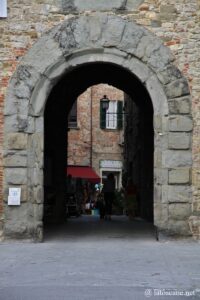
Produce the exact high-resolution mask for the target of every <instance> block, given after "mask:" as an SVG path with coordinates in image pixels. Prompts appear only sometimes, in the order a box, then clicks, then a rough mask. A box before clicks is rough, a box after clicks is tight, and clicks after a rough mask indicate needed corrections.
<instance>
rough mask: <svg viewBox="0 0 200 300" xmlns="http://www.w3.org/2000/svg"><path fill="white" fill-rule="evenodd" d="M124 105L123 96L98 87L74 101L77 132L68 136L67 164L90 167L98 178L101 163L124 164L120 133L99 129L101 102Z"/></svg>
mask: <svg viewBox="0 0 200 300" xmlns="http://www.w3.org/2000/svg"><path fill="white" fill-rule="evenodd" d="M104 95H107V97H108V98H109V100H111V101H112V100H113V101H123V98H124V93H123V92H122V91H120V90H118V89H116V88H114V87H112V86H109V85H105V84H99V85H96V86H92V87H91V88H89V89H87V91H85V92H84V93H83V94H82V95H81V96H80V97H79V98H78V100H77V128H76V129H73V128H71V129H70V131H69V134H68V164H69V165H74V166H77V165H78V166H91V167H93V169H94V170H95V171H96V172H97V174H98V175H99V176H101V174H100V161H101V160H120V161H122V160H123V157H122V152H123V148H122V147H121V146H120V143H122V139H123V131H122V130H117V129H116V130H115V129H114V130H113V129H101V128H100V99H102V98H103V96H104Z"/></svg>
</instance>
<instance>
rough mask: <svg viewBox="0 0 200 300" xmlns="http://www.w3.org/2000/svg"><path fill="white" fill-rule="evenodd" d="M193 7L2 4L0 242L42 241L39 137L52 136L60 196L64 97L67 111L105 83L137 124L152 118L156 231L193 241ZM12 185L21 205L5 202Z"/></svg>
mask: <svg viewBox="0 0 200 300" xmlns="http://www.w3.org/2000/svg"><path fill="white" fill-rule="evenodd" d="M2 3H3V2H2ZM4 3H6V1H4ZM199 6H200V3H199V0H191V1H189V2H188V1H185V0H179V1H176V2H174V1H172V0H164V1H157V0H128V1H126V2H124V1H122V0H117V1H112V0H111V1H109V3H107V1H84V2H83V1H79V0H74V1H70V0H66V1H58V0H51V1H50V0H41V1H37V2H34V3H33V2H32V1H25V0H24V1H23V0H22V1H15V0H8V1H7V16H6V14H5V7H2V6H1V7H0V8H1V9H2V11H1V14H0V18H1V19H0V34H1V37H2V38H1V48H0V87H1V90H0V155H1V165H0V194H1V200H0V201H1V203H0V224H1V225H0V230H1V234H2V236H4V237H6V238H9V237H15V238H18V237H21V238H32V239H35V240H38V241H40V240H42V238H43V221H42V220H43V198H44V187H43V171H44V160H45V157H44V156H45V149H44V145H47V144H48V143H47V142H46V143H45V138H46V137H47V136H48V141H50V139H51V138H52V136H54V142H51V143H49V145H50V144H51V145H52V146H51V148H50V147H49V155H51V156H52V157H54V160H55V161H56V164H55V165H56V166H57V168H56V169H55V172H56V173H55V174H57V176H56V178H57V180H58V179H59V180H58V182H57V183H56V186H57V195H58V199H61V198H62V197H64V193H63V189H64V188H63V181H62V174H63V173H62V172H64V171H62V172H61V171H60V170H61V166H64V161H65V158H66V156H65V153H64V150H63V151H62V149H65V146H66V145H65V144H64V142H62V141H63V140H64V139H62V140H61V138H60V136H63V135H64V134H65V132H66V131H67V126H66V122H65V121H64V120H66V117H67V113H66V114H64V113H63V111H64V107H65V105H66V104H65V103H64V102H63V101H62V99H68V101H67V103H68V104H69V105H68V108H66V111H67V112H69V110H70V107H71V106H72V102H73V101H75V99H76V98H77V97H78V95H80V94H81V93H82V92H83V91H85V90H86V89H87V88H88V87H89V86H92V85H95V84H98V83H103V82H105V83H108V84H111V85H113V86H116V87H117V88H119V89H121V90H123V91H124V92H126V94H128V95H129V96H130V97H131V98H132V99H135V101H136V103H137V105H138V107H139V110H140V112H141V113H143V117H142V120H148V117H147V116H149V115H151V116H152V117H150V118H149V119H151V120H152V122H151V121H149V122H150V123H145V121H144V122H141V124H143V125H144V126H143V127H142V128H143V132H145V128H146V129H147V128H148V124H150V126H151V128H153V134H152V135H151V136H152V139H153V144H154V149H153V150H151V152H152V153H153V156H154V159H153V167H152V169H153V170H152V172H153V190H154V191H153V212H154V224H155V226H157V227H158V229H159V230H160V231H165V232H168V233H176V234H184V235H188V234H192V235H193V236H194V237H195V238H199V237H200V173H199V169H200V151H199V147H200V134H199V131H200V125H199V124H200V123H199V118H200V117H199V116H200V113H199V111H200V101H199V97H200V87H199V77H200V72H199V64H200V52H199V34H200V27H199V24H200V23H199V17H200V8H199ZM50 108H51V109H50ZM46 111H48V112H49V113H48V114H47V113H46V115H45V112H46ZM50 116H51V119H50ZM146 117H147V118H146ZM48 118H49V119H48ZM45 119H46V120H47V119H48V122H47V121H45ZM45 122H46V124H47V123H48V124H49V125H48V126H51V130H49V132H52V134H50V133H49V135H48V128H50V127H45V126H44V123H45ZM44 127H45V128H46V129H45V130H44ZM58 132H59V134H58ZM152 139H151V141H149V144H148V145H150V143H152ZM54 144H55V145H56V146H55V147H54ZM47 148H48V147H47ZM58 148H59V149H60V150H59V151H58ZM58 152H59V153H63V154H62V155H60V154H59V153H58ZM148 161H150V160H148ZM143 164H144V165H143V169H144V166H145V160H143ZM63 170H64V168H63ZM12 188H19V189H20V192H21V195H20V205H14V206H13V205H8V196H9V195H10V197H11V198H12V195H11V194H10V192H13V190H10V189H12ZM11 198H10V199H11ZM61 202H62V201H60V202H59V203H61ZM58 206H59V205H58ZM60 209H61V206H60Z"/></svg>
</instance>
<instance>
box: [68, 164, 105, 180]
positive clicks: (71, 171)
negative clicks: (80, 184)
mask: <svg viewBox="0 0 200 300" xmlns="http://www.w3.org/2000/svg"><path fill="white" fill-rule="evenodd" d="M67 175H71V176H72V177H73V178H82V179H85V180H88V181H90V182H93V183H98V182H100V177H99V176H98V175H97V174H96V172H95V171H94V170H93V169H92V168H91V167H81V166H68V167H67Z"/></svg>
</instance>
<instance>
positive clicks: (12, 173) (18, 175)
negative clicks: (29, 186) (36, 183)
mask: <svg viewBox="0 0 200 300" xmlns="http://www.w3.org/2000/svg"><path fill="white" fill-rule="evenodd" d="M4 170H5V171H4V174H5V182H6V183H7V184H12V185H15V184H19V185H23V184H26V183H27V169H26V168H6V169H4Z"/></svg>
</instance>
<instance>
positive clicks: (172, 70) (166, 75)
mask: <svg viewBox="0 0 200 300" xmlns="http://www.w3.org/2000/svg"><path fill="white" fill-rule="evenodd" d="M157 75H158V78H159V80H160V81H161V82H162V83H163V84H167V83H169V82H172V81H175V80H177V79H180V78H181V77H182V74H181V72H180V71H179V69H177V67H176V66H174V65H171V64H170V65H169V66H167V67H166V68H165V69H164V70H162V71H160V72H158V74H157Z"/></svg>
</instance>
